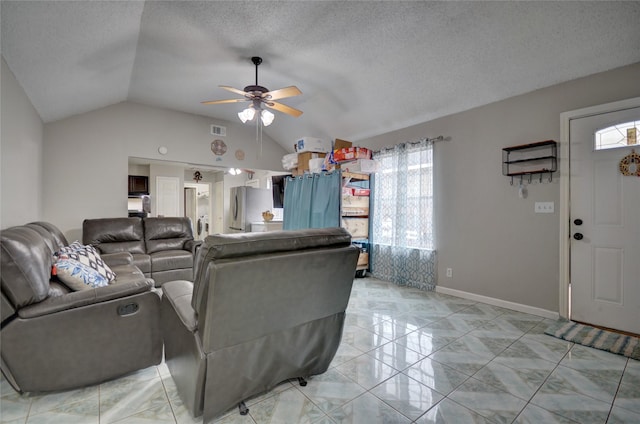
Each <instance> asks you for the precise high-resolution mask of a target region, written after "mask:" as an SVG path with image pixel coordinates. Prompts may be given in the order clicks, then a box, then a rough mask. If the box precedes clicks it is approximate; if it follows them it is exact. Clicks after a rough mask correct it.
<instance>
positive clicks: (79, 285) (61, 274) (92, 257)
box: [54, 242, 116, 290]
mask: <svg viewBox="0 0 640 424" xmlns="http://www.w3.org/2000/svg"><path fill="white" fill-rule="evenodd" d="M75 243H77V242H74V243H72V244H71V245H69V246H67V247H66V248H63V249H61V250H60V251H59V252H57V253H56V256H57V258H58V260H57V261H56V263H55V265H54V268H55V274H56V275H57V276H58V278H59V279H60V281H62V282H63V283H65V284H66V285H67V286H68V287H69V288H70V289H72V290H85V289H90V288H95V287H103V286H106V285H108V284H109V283H110V282H111V281H113V280H115V278H116V274H115V272H113V271H112V270H111V268H109V266H108V265H107V264H106V263H105V262H104V261H103V260H102V258H101V257H100V254H99V253H98V251H97V250H96V249H95V248H94V247H93V246H82V245H80V244H79V243H78V244H77V245H76V244H75Z"/></svg>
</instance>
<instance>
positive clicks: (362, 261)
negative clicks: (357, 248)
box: [356, 252, 369, 267]
mask: <svg viewBox="0 0 640 424" xmlns="http://www.w3.org/2000/svg"><path fill="white" fill-rule="evenodd" d="M356 266H358V267H365V266H369V253H368V252H360V256H358V264H357V265H356Z"/></svg>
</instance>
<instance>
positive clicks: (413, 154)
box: [374, 145, 434, 249]
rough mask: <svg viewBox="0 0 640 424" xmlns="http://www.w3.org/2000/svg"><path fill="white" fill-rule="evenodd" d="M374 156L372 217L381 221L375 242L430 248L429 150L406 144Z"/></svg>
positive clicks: (431, 217)
mask: <svg viewBox="0 0 640 424" xmlns="http://www.w3.org/2000/svg"><path fill="white" fill-rule="evenodd" d="M401 150H402V151H401ZM400 154H401V155H402V156H403V157H402V158H400V157H399V155H400ZM376 159H377V160H378V161H379V163H380V168H379V169H380V171H379V172H378V173H377V174H376V177H375V192H374V195H375V198H374V216H375V218H374V219H375V220H377V221H379V222H380V226H379V231H378V232H377V233H376V234H375V240H376V243H380V244H387V245H397V246H401V247H411V248H418V249H433V248H434V243H433V189H432V187H433V184H432V165H433V164H432V149H431V148H428V149H425V148H420V146H415V145H407V146H406V147H404V148H402V149H396V150H394V151H393V152H389V151H387V152H381V153H380V154H378V155H376Z"/></svg>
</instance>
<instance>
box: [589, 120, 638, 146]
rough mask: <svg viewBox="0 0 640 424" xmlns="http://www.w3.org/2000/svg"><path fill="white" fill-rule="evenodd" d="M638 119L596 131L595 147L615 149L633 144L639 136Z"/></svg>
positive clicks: (635, 143) (636, 142)
mask: <svg viewBox="0 0 640 424" xmlns="http://www.w3.org/2000/svg"><path fill="white" fill-rule="evenodd" d="M639 135H640V121H631V122H625V123H622V124H616V125H612V126H610V127H607V128H603V129H601V130H598V131H596V133H595V136H594V138H595V140H594V141H595V149H596V150H603V149H615V148H618V147H626V146H634V145H637V144H638V141H639V140H638V139H639V138H640V136H639Z"/></svg>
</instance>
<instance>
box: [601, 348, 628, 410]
mask: <svg viewBox="0 0 640 424" xmlns="http://www.w3.org/2000/svg"><path fill="white" fill-rule="evenodd" d="M628 366H629V358H627V362H626V363H625V364H624V368H623V369H622V374H620V380H619V381H618V387H616V392H615V393H614V394H613V399H612V400H611V407H609V413H607V419H606V421H605V422H609V418H610V417H611V413H613V406H614V405H615V404H616V399H617V398H618V392H619V391H620V387H622V380H623V379H624V373H625V371H627V367H628Z"/></svg>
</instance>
